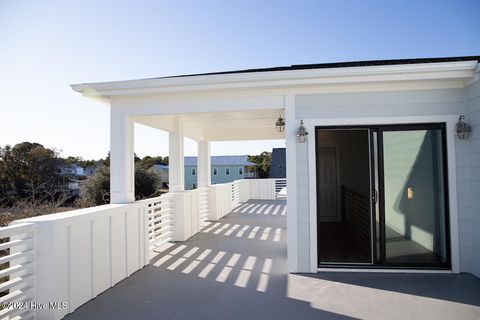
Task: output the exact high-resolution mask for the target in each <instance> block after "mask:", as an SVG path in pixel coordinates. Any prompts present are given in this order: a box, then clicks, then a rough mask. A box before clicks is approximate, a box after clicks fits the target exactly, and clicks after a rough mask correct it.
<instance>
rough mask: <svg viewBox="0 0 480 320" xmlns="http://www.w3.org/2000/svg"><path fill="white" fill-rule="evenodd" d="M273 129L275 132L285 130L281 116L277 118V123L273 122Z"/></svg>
mask: <svg viewBox="0 0 480 320" xmlns="http://www.w3.org/2000/svg"><path fill="white" fill-rule="evenodd" d="M275 128H276V129H277V132H283V131H284V130H285V120H283V118H282V115H280V116H278V119H277V122H275Z"/></svg>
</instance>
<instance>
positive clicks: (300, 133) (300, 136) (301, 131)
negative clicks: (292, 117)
mask: <svg viewBox="0 0 480 320" xmlns="http://www.w3.org/2000/svg"><path fill="white" fill-rule="evenodd" d="M307 136H308V132H307V129H306V128H305V126H304V125H303V120H300V127H298V129H297V140H298V142H300V143H305V142H306V141H307Z"/></svg>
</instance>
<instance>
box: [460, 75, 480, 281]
mask: <svg viewBox="0 0 480 320" xmlns="http://www.w3.org/2000/svg"><path fill="white" fill-rule="evenodd" d="M466 94H467V95H466V97H467V103H466V105H467V108H468V113H467V121H468V122H469V123H470V124H471V126H472V133H471V136H470V139H469V140H468V142H467V143H468V148H467V151H468V160H466V159H463V161H464V162H465V167H467V168H468V167H469V171H468V172H466V173H465V175H464V177H463V179H464V181H465V194H464V195H463V196H464V200H465V203H466V204H467V206H468V207H469V208H468V209H469V210H467V213H468V216H467V217H466V219H465V221H464V222H463V223H462V225H461V229H462V230H463V232H464V233H465V239H464V242H463V243H462V244H461V245H462V246H463V247H464V250H465V251H467V250H468V249H470V255H469V256H468V258H469V260H470V270H468V271H470V272H471V273H473V274H474V275H476V276H477V277H480V81H477V82H475V83H474V84H473V85H470V86H469V87H467V90H466ZM463 151H464V150H463ZM467 235H469V237H467ZM466 258H467V257H466Z"/></svg>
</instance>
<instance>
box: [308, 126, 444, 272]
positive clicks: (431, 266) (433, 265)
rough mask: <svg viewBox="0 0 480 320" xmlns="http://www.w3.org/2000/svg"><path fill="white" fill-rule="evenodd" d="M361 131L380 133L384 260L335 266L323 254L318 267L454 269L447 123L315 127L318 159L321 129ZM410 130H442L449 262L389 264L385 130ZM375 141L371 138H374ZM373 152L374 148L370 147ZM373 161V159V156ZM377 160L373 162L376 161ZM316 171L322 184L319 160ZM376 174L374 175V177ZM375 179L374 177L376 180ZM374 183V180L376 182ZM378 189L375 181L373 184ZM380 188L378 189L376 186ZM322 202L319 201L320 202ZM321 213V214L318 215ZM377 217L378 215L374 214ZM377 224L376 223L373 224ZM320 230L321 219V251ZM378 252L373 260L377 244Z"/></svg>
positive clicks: (382, 258)
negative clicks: (452, 264) (385, 193)
mask: <svg viewBox="0 0 480 320" xmlns="http://www.w3.org/2000/svg"><path fill="white" fill-rule="evenodd" d="M349 129H350V130H358V129H360V130H361V129H370V130H372V131H373V130H376V131H377V132H378V135H377V150H378V164H377V168H378V184H379V186H378V194H379V196H378V201H379V210H380V215H379V218H380V229H381V230H380V233H381V241H380V248H381V252H380V258H381V261H379V262H378V263H374V264H373V265H368V264H348V263H342V264H334V263H320V254H318V255H317V259H318V261H317V264H318V267H336V268H337V267H354V268H359V267H361V268H372V269H378V268H385V267H387V268H392V269H432V270H449V269H451V243H450V207H449V184H448V151H447V148H448V146H447V136H446V124H445V123H444V122H440V123H407V124H386V125H339V126H315V149H316V150H315V159H316V157H317V150H318V146H319V141H318V138H317V137H318V134H317V132H318V131H319V130H349ZM408 130H441V136H442V139H441V140H442V165H443V187H444V206H445V217H444V218H445V241H446V262H445V263H413V264H412V263H395V264H391V263H390V264H388V263H387V262H386V256H385V253H386V248H385V244H386V243H385V241H386V239H385V199H384V196H383V195H384V191H385V183H384V166H383V160H384V154H383V132H384V131H408ZM370 138H371V137H370ZM370 143H372V139H370ZM370 152H372V149H371V148H370ZM371 158H373V157H372V156H371ZM372 161H373V160H372ZM372 168H374V167H372ZM315 171H316V179H317V181H318V177H319V176H318V174H319V173H318V168H317V163H316V161H315ZM372 171H373V170H372ZM373 174H374V173H372V175H373ZM372 179H373V177H372ZM373 181H374V180H372V182H373ZM372 185H373V186H374V182H373V183H372ZM374 187H377V186H374ZM317 202H318V199H317ZM372 207H373V208H372V211H373V212H374V211H375V208H374V205H373V204H372ZM317 214H318V213H317ZM373 214H374V213H373ZM372 219H373V222H374V223H375V216H372ZM372 225H373V224H372ZM319 229H320V222H319V219H317V252H318V251H319V248H320V237H319V236H318V230H319ZM375 232H376V228H372V233H373V235H374V237H373V238H372V241H375V240H376V238H375ZM372 247H373V248H374V250H373V251H372V258H373V261H374V262H375V259H376V255H374V254H375V251H376V243H374V244H373V246H372Z"/></svg>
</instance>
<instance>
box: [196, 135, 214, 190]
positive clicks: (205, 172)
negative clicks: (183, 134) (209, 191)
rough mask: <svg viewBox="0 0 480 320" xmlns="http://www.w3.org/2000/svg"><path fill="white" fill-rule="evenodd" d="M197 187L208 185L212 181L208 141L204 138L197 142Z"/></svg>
mask: <svg viewBox="0 0 480 320" xmlns="http://www.w3.org/2000/svg"><path fill="white" fill-rule="evenodd" d="M197 164H198V165H197V171H198V187H199V188H202V187H208V186H210V185H211V182H212V174H211V171H212V169H211V165H210V141H208V140H204V141H199V142H198V163H197Z"/></svg>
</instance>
